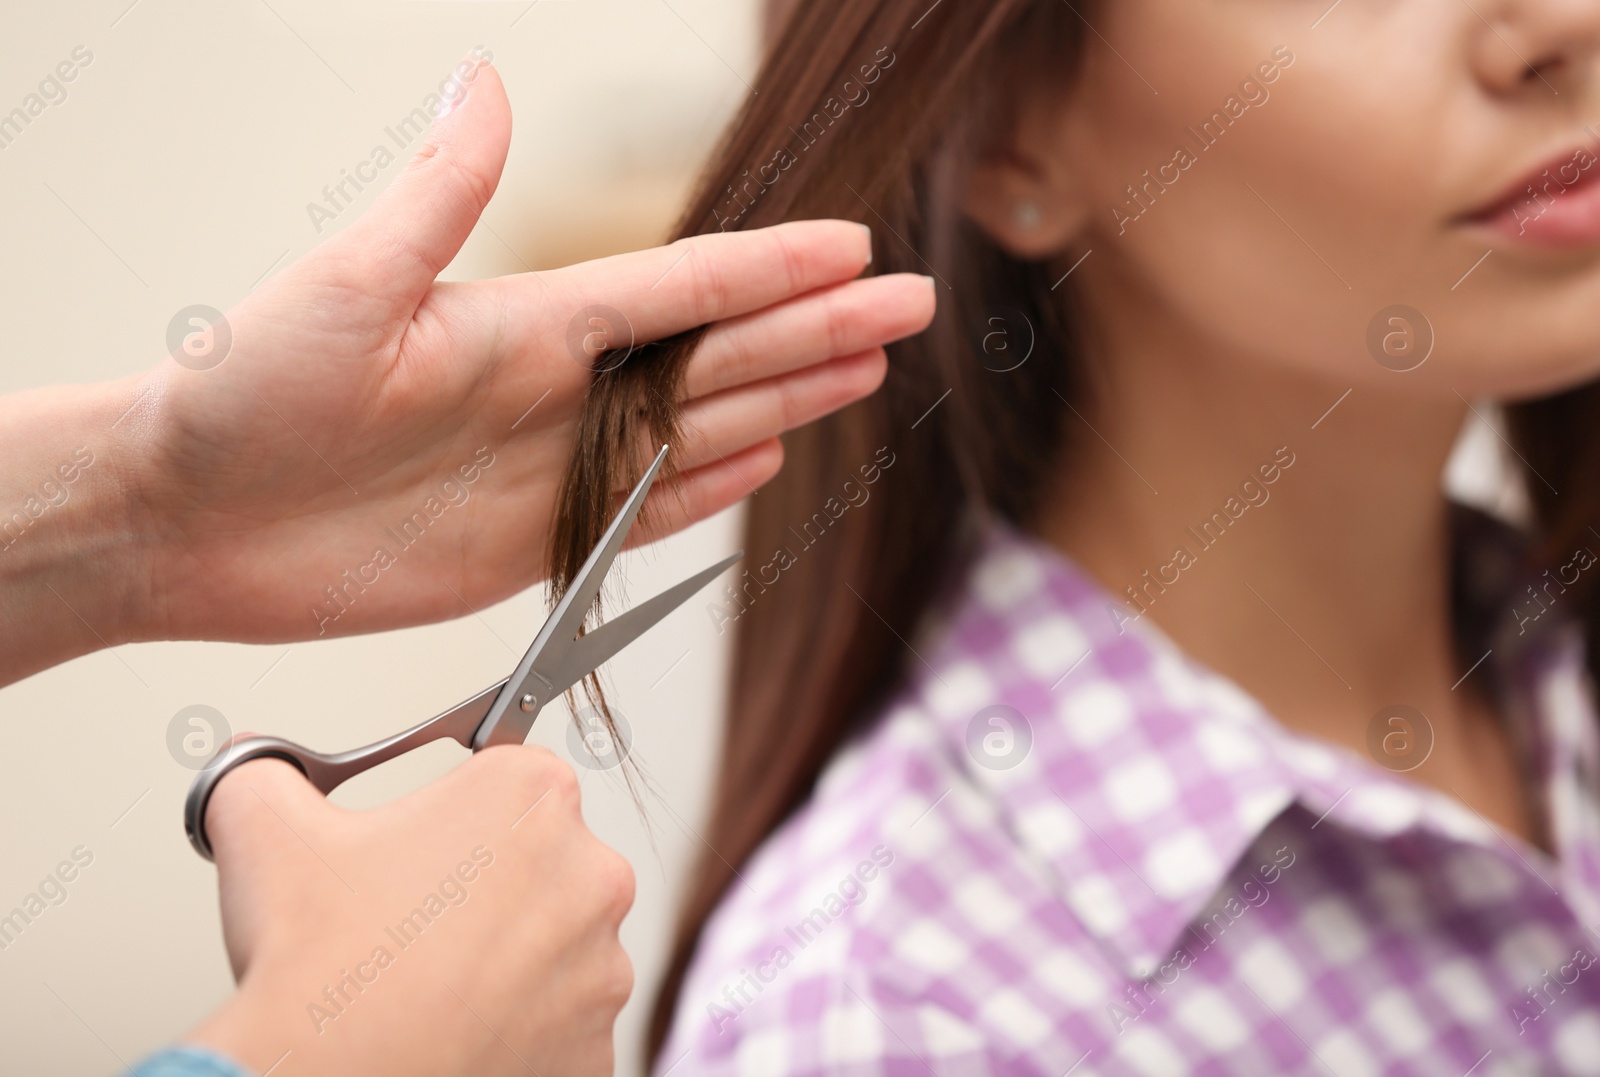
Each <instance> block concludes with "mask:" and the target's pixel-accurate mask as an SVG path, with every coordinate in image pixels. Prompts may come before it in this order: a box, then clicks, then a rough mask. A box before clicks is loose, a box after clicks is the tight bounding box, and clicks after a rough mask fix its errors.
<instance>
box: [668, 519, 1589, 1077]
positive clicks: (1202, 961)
mask: <svg viewBox="0 0 1600 1077" xmlns="http://www.w3.org/2000/svg"><path fill="white" fill-rule="evenodd" d="M1113 601H1114V600H1113V599H1112V598H1111V597H1110V596H1109V595H1107V594H1106V593H1105V592H1104V591H1102V590H1101V589H1100V588H1099V587H1098V586H1097V585H1096V584H1095V583H1093V582H1092V581H1091V580H1090V579H1089V578H1088V577H1087V575H1086V574H1084V573H1083V572H1081V571H1080V570H1079V569H1077V568H1076V567H1075V566H1074V565H1072V564H1071V563H1070V562H1069V561H1067V560H1065V559H1064V558H1062V557H1061V556H1060V555H1059V554H1057V553H1055V552H1054V551H1052V550H1050V549H1049V548H1047V547H1044V546H1043V545H1041V544H1039V543H1036V542H1035V541H1033V540H1031V539H1028V538H1026V537H1023V536H1021V535H1018V534H1016V533H1015V532H1012V531H1010V530H1007V529H1005V528H995V529H994V530H993V531H992V533H991V535H990V537H989V539H988V540H987V543H986V549H985V551H984V554H983V556H982V557H981V559H980V560H979V562H978V563H977V564H976V566H975V568H974V569H973V571H972V574H971V576H970V577H969V580H968V582H967V585H966V594H965V596H964V597H963V598H962V600H961V601H960V602H959V603H957V605H956V607H955V608H954V609H952V610H951V611H949V612H948V614H947V615H946V616H945V617H944V618H942V619H941V624H940V626H939V627H936V628H935V627H932V626H930V631H929V632H927V633H924V636H925V637H930V636H931V637H933V638H932V639H931V640H925V641H923V642H918V644H917V650H918V651H919V652H920V653H921V654H922V655H923V656H925V657H926V658H927V660H928V665H927V666H922V665H921V664H918V665H917V666H916V670H918V671H920V672H917V673H915V674H914V675H913V680H912V683H911V684H909V685H908V687H907V688H906V689H905V691H904V692H903V693H902V694H901V695H900V697H899V698H898V699H897V701H896V702H895V703H894V704H893V705H892V706H891V707H890V708H889V709H888V712H887V713H886V714H885V715H884V716H883V718H882V720H881V721H880V722H878V723H877V724H876V725H875V726H874V727H873V728H872V730H871V731H870V732H869V734H868V735H867V736H866V737H865V738H864V739H863V740H861V741H860V742H858V743H856V744H855V745H853V746H852V747H850V748H849V749H847V750H846V751H844V752H842V753H841V754H840V756H839V757H838V758H836V759H835V760H834V762H833V763H832V764H831V765H830V767H829V768H828V771H827V772H826V774H825V775H824V778H823V780H822V782H821V783H820V785H819V787H818V789H817V791H816V793H815V795H814V797H813V798H812V800H811V801H810V802H809V803H808V804H807V805H806V806H805V808H803V809H802V810H801V811H800V812H799V813H798V814H797V815H796V816H795V817H794V818H793V819H791V820H790V821H789V823H788V824H786V825H785V826H784V827H783V828H782V829H781V830H780V831H779V832H778V833H776V834H775V835H774V836H773V837H772V838H771V839H769V841H768V842H767V843H766V845H765V846H764V847H763V848H762V850H761V851H760V852H759V853H758V854H757V856H756V857H755V858H754V860H753V861H752V863H751V864H750V865H748V866H747V868H746V869H745V870H744V871H743V872H742V879H741V880H740V881H739V882H736V883H735V884H734V886H733V888H732V889H731V890H730V892H729V894H728V896H727V898H726V899H725V901H724V903H723V905H722V907H721V908H720V909H719V910H718V912H717V914H716V915H715V916H714V918H713V919H712V921H711V923H710V924H709V925H708V927H707V930H706V933H705V937H704V939H703V941H702V944H701V946H700V949H699V952H698V953H697V955H696V958H695V961H694V963H693V966H692V968H691V971H690V975H689V978H688V980H687V982H686V985H685V989H684V992H683V995H682V1002H681V1004H680V1007H679V1011H678V1015H677V1019H676V1023H675V1026H674V1029H673V1032H672V1035H671V1036H670V1038H669V1041H668V1044H667V1046H666V1048H665V1050H664V1051H663V1053H662V1055H661V1057H660V1059H659V1060H658V1063H657V1072H658V1073H660V1074H666V1073H670V1074H674V1075H691V1074H694V1075H698V1074H712V1075H722V1074H784V1075H792V1077H812V1075H823V1074H828V1075H841V1077H844V1075H849V1077H858V1075H859V1077H866V1075H918V1077H921V1075H927V1074H935V1075H938V1077H967V1075H981V1074H1017V1075H1038V1077H1046V1075H1048V1077H1063V1075H1065V1074H1071V1075H1074V1077H1084V1075H1088V1074H1118V1075H1121V1074H1128V1075H1134V1074H1138V1075H1165V1074H1188V1073H1195V1074H1211V1075H1220V1074H1308V1075H1309V1074H1319V1075H1327V1074H1335V1075H1338V1077H1360V1075H1365V1074H1430V1075H1431V1074H1438V1075H1444V1077H1463V1075H1466V1074H1469V1073H1470V1074H1472V1075H1473V1077H1489V1075H1493V1074H1549V1073H1566V1074H1600V967H1593V968H1591V967H1590V965H1591V963H1595V962H1596V958H1595V955H1600V935H1597V934H1596V933H1595V931H1594V927H1595V926H1596V925H1600V813H1597V811H1596V804H1597V797H1596V789H1597V788H1600V786H1597V782H1596V778H1597V775H1600V737H1597V735H1596V725H1595V708H1594V705H1593V701H1592V698H1591V693H1590V689H1589V686H1588V682H1587V679H1586V676H1585V675H1584V674H1583V672H1582V668H1581V660H1580V656H1581V646H1580V640H1579V639H1578V638H1577V637H1576V636H1575V635H1574V634H1573V633H1572V632H1571V631H1569V630H1562V631H1559V632H1556V633H1554V634H1549V635H1547V636H1546V637H1545V638H1544V642H1543V644H1542V645H1541V646H1539V647H1537V648H1527V649H1525V650H1524V651H1522V652H1521V653H1516V654H1506V655H1502V654H1499V653H1497V654H1496V655H1495V664H1496V665H1497V666H1498V669H1499V672H1500V675H1501V676H1503V677H1504V678H1505V679H1504V681H1503V683H1505V684H1506V685H1508V686H1509V688H1508V706H1510V707H1511V709H1512V711H1513V713H1514V715H1515V717H1516V719H1517V721H1518V723H1519V725H1520V726H1521V727H1522V728H1524V729H1526V730H1528V731H1530V736H1529V738H1528V743H1527V750H1528V765H1529V766H1530V767H1532V768H1534V769H1535V770H1536V772H1537V773H1538V774H1539V775H1540V776H1541V777H1542V779H1543V781H1544V783H1545V787H1546V789H1547V790H1548V794H1549V795H1548V804H1547V805H1546V807H1547V810H1548V811H1549V812H1550V819H1551V823H1552V830H1553V833H1554V834H1555V841H1556V845H1557V854H1558V855H1557V857H1556V858H1554V859H1552V858H1551V857H1550V856H1547V855H1546V854H1545V853H1543V852H1542V851H1540V850H1538V849H1536V848H1533V847H1531V846H1528V845H1527V844H1525V843H1523V842H1521V841H1520V840H1518V839H1516V838H1514V837H1511V836H1508V835H1505V834H1503V833H1502V832H1500V831H1498V830H1496V829H1494V828H1492V827H1491V826H1490V825H1489V824H1488V823H1487V822H1485V821H1484V820H1482V819H1481V818H1480V817H1478V816H1477V815H1475V814H1474V813H1473V812H1472V811H1470V810H1469V809H1467V808H1466V807H1464V806H1462V805H1460V804H1459V803H1457V802H1456V801H1454V800H1452V799H1450V798H1448V797H1445V796H1442V795H1440V794H1437V793H1435V792H1433V791H1431V790H1428V789H1426V788H1425V787H1423V786H1421V785H1419V784H1417V783H1415V782H1413V781H1410V780H1408V779H1407V778H1405V777H1404V776H1403V775H1397V774H1393V773H1391V772H1390V771H1388V770H1385V769H1383V768H1382V767H1380V766H1377V765H1376V764H1375V763H1373V762H1371V761H1369V760H1367V759H1365V758H1360V757H1357V756H1356V755H1354V754H1352V753H1349V752H1345V751H1343V750H1340V749H1336V748H1333V747H1329V746H1326V745H1323V744H1320V743H1317V742H1313V741H1310V740H1307V739H1304V738H1301V737H1297V736H1295V735H1292V734H1290V733H1289V732H1287V731H1286V730H1285V729H1284V728H1283V727H1282V726H1280V725H1279V724H1277V723H1276V722H1274V721H1273V720H1272V719H1271V718H1270V716H1268V715H1267V714H1265V713H1264V712H1263V711H1262V709H1261V708H1260V706H1259V705H1258V704H1257V703H1256V702H1255V701H1254V700H1252V699H1251V698H1249V697H1248V696H1246V695H1245V694H1244V693H1243V692H1241V691H1240V690H1239V689H1237V688H1236V687H1235V686H1233V685H1232V684H1231V683H1229V682H1227V681H1226V680H1224V679H1223V678H1221V677H1219V676H1217V675H1215V674H1213V673H1211V672H1209V671H1207V670H1206V669H1204V668H1202V667H1200V666H1199V665H1197V664H1196V663H1194V662H1192V661H1191V660H1189V659H1187V658H1186V657H1185V656H1184V655H1183V654H1181V653H1180V652H1179V651H1178V650H1177V649H1176V647H1175V646H1174V645H1173V644H1172V643H1171V642H1170V641H1169V640H1168V639H1166V637H1164V636H1162V635H1161V634H1160V633H1159V632H1158V631H1156V630H1155V629H1153V628H1152V627H1151V626H1149V625H1148V623H1147V622H1140V623H1139V624H1137V625H1131V626H1127V629H1126V631H1125V632H1124V633H1119V632H1118V630H1117V628H1116V627H1115V625H1114V622H1113V619H1112V618H1111V617H1110V616H1109V615H1108V612H1107V607H1108V606H1109V604H1110V603H1111V602H1113ZM997 704H999V705H1004V706H1006V707H1010V708H1014V713H1013V712H1005V711H998V712H995V711H987V710H986V708H991V707H993V706H994V705H997ZM996 714H998V715H1000V717H1001V718H1002V722H1001V724H999V725H996V724H995V723H994V722H992V721H990V720H989V719H990V718H991V717H993V716H994V715H996ZM1014 714H1020V716H1021V719H1020V721H1018V720H1017V718H1016V717H1015V716H1014ZM1008 715H1012V716H1011V717H1007V716H1008ZM1008 727H1009V739H1008ZM1030 734H1031V736H1030ZM986 738H993V739H986ZM1030 739H1031V745H1030V746H1028V747H1027V750H1026V755H1025V756H1023V753H1022V748H1021V747H1020V745H1021V744H1022V742H1023V741H1025V740H1030ZM1019 759H1020V761H1017V760H1019ZM1008 761H1011V762H1013V763H1014V765H1011V766H1009V768H1005V767H1003V766H1001V764H1004V763H1006V762H1008Z"/></svg>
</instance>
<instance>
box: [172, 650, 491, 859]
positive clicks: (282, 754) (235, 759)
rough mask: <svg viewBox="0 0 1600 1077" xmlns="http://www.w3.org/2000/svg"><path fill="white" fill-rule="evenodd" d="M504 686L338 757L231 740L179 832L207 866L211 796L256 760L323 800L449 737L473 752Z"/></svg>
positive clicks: (273, 742)
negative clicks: (274, 765)
mask: <svg viewBox="0 0 1600 1077" xmlns="http://www.w3.org/2000/svg"><path fill="white" fill-rule="evenodd" d="M505 683H506V682H505V681H500V682H499V683H498V684H495V685H493V686H492V687H489V688H486V689H484V690H483V691H482V692H479V693H478V694H477V695H475V696H473V697H472V698H471V699H468V700H466V701H464V702H462V703H459V704H457V705H456V706H454V707H451V708H450V709H449V710H447V711H445V712H444V713H443V714H439V715H436V716H434V717H432V718H429V719H428V720H427V721H426V722H423V723H422V724H421V725H418V726H414V727H412V728H411V729H408V730H406V731H405V732H404V733H396V734H395V735H394V736H392V737H386V738H385V739H383V740H380V741H378V742H377V743H376V744H369V745H367V746H366V747H365V748H356V749H353V750H351V751H348V752H340V753H338V754H337V755H324V754H323V753H322V752H314V751H312V750H311V749H310V748H306V747H304V746H302V745H299V744H296V743H294V742H293V741H288V740H282V739H280V738H278V737H256V736H249V737H236V738H234V739H233V740H231V741H229V742H228V743H227V744H225V745H223V746H222V750H221V751H219V752H218V753H217V754H216V756H215V757H214V758H213V759H212V760H211V761H210V762H209V763H207V764H206V765H205V769H203V770H202V771H200V773H199V774H196V775H195V778H194V782H193V784H191V785H190V786H189V796H188V797H187V799H185V800H184V803H183V829H184V831H185V832H186V833H187V834H188V835H189V844H191V845H193V846H194V850H195V852H197V853H199V854H200V855H201V856H203V857H205V858H206V859H207V860H210V859H212V855H211V839H210V838H209V837H207V835H206V808H207V807H208V806H209V805H210V803H211V793H212V791H213V790H215V789H216V787H217V783H218V782H220V781H221V780H222V779H223V778H224V777H225V776H226V775H227V774H228V772H230V771H231V770H233V769H234V768H235V767H238V766H242V765H243V764H245V763H248V762H250V761H252V760H255V759H282V760H283V761H284V762H286V763H289V764H290V765H292V766H294V767H295V768H296V769H297V770H299V771H300V773H302V774H304V775H305V776H306V780H307V781H309V782H310V783H311V784H312V785H313V786H315V787H316V789H317V790H318V791H319V792H321V793H322V794H323V795H324V796H326V795H328V794H329V793H331V792H333V791H334V790H335V789H337V788H339V786H341V785H343V784H344V783H345V782H347V781H349V780H350V779H351V778H354V777H355V776H356V775H357V774H362V773H364V772H366V771H369V770H371V769H372V768H373V767H375V766H378V765H379V764H380V763H387V762H388V761H389V760H391V759H393V758H395V757H396V756H401V755H404V754H405V753H407V752H409V751H411V750H412V749H413V748H419V747H421V746H422V745H424V744H429V743H432V742H433V741H436V740H441V739H443V738H445V737H449V738H450V739H452V740H454V741H456V742H458V743H459V744H461V746H462V747H465V748H470V747H472V738H473V734H475V733H476V732H477V731H478V726H480V725H481V724H482V723H483V719H484V716H485V715H487V714H488V713H489V708H490V707H491V706H492V705H493V704H494V700H495V697H496V696H497V695H499V694H500V690H501V689H502V688H504V687H505Z"/></svg>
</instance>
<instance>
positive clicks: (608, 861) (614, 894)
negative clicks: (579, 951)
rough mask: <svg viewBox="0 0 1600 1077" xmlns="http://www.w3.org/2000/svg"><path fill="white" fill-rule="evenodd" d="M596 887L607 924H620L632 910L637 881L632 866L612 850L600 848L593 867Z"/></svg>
mask: <svg viewBox="0 0 1600 1077" xmlns="http://www.w3.org/2000/svg"><path fill="white" fill-rule="evenodd" d="M595 876H596V880H595V881H596V885H597V886H598V888H599V890H600V907H601V909H602V910H604V912H605V913H606V919H607V921H608V922H613V923H621V922H622V919H623V917H625V916H627V915H628V910H629V909H631V908H633V899H634V895H635V893H636V892H637V885H638V884H637V880H636V879H635V877H634V874H633V865H632V864H630V863H628V860H627V858H626V857H624V856H623V855H622V854H621V853H618V852H617V851H615V850H614V849H611V848H609V847H607V846H601V853H600V856H599V857H598V858H597V863H596V865H595Z"/></svg>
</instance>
